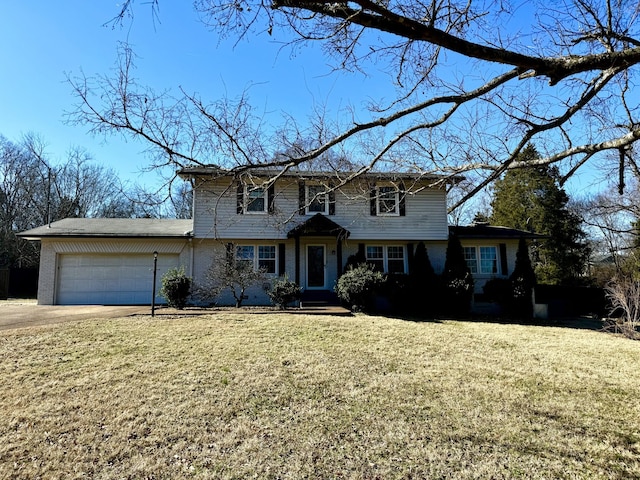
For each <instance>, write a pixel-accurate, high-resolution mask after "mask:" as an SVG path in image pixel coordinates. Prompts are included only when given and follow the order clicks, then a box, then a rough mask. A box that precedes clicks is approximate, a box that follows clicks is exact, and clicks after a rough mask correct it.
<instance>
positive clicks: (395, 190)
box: [376, 185, 400, 217]
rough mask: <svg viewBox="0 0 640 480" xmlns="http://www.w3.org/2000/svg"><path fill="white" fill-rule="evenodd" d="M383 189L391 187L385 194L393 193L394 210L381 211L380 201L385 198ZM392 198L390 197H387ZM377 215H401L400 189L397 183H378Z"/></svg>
mask: <svg viewBox="0 0 640 480" xmlns="http://www.w3.org/2000/svg"><path fill="white" fill-rule="evenodd" d="M382 189H385V190H386V189H389V191H387V192H385V194H389V193H393V195H394V197H393V200H394V209H393V212H388V211H381V209H380V202H381V201H382V200H383V193H382V192H381V190H382ZM385 200H390V199H388V198H387V199H385ZM376 216H378V217H399V216H400V189H399V188H398V187H397V186H396V185H376Z"/></svg>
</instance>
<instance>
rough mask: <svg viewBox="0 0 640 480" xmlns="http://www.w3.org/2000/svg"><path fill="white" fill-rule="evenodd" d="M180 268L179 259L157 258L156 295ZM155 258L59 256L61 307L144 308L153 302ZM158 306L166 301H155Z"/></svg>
mask: <svg viewBox="0 0 640 480" xmlns="http://www.w3.org/2000/svg"><path fill="white" fill-rule="evenodd" d="M179 265H180V260H179V255H176V254H166V255H161V256H159V257H158V265H157V271H156V279H157V280H156V292H159V291H160V279H161V278H162V275H163V274H164V273H165V272H166V271H167V270H168V269H169V268H171V267H178V266H179ZM152 291H153V255H149V254H145V255H139V254H138V255H130V254H96V253H85V254H66V255H64V254H63V255H59V256H58V286H57V296H56V302H55V303H56V304H58V305H142V304H148V303H150V302H151V295H152ZM156 302H157V303H162V302H163V299H162V298H160V297H159V296H157V297H156Z"/></svg>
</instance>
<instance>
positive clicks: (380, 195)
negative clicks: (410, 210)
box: [370, 184, 406, 217]
mask: <svg viewBox="0 0 640 480" xmlns="http://www.w3.org/2000/svg"><path fill="white" fill-rule="evenodd" d="M403 188H404V187H403V186H402V184H401V185H400V186H398V185H390V184H389V185H384V184H383V185H378V186H375V187H373V188H372V189H371V198H370V200H371V215H377V216H387V217H397V216H400V217H402V216H404V215H405V195H406V194H405V192H404V191H403Z"/></svg>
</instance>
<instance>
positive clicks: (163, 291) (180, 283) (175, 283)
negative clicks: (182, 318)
mask: <svg viewBox="0 0 640 480" xmlns="http://www.w3.org/2000/svg"><path fill="white" fill-rule="evenodd" d="M191 283H192V280H191V277H187V275H186V274H185V271H184V267H180V268H176V267H174V268H170V269H169V270H167V272H166V273H165V274H164V275H162V287H161V288H160V295H161V296H162V297H164V298H165V299H166V300H167V305H169V306H170V307H173V308H177V309H178V310H182V309H183V308H184V307H185V306H186V305H187V299H188V298H189V295H190V294H191Z"/></svg>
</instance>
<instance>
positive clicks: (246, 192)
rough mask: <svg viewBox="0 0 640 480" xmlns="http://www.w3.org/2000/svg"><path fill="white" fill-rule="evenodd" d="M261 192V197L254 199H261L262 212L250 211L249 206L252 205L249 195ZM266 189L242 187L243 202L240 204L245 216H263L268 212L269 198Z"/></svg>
mask: <svg viewBox="0 0 640 480" xmlns="http://www.w3.org/2000/svg"><path fill="white" fill-rule="evenodd" d="M259 190H261V191H262V196H261V197H260V196H256V197H255V199H256V200H257V199H258V198H262V201H263V208H262V210H250V209H249V206H250V205H251V204H252V203H253V202H252V197H251V194H252V193H253V192H257V191H259ZM267 192H268V189H267V188H264V187H260V186H255V185H245V186H244V202H243V204H242V211H243V212H244V213H245V214H247V215H263V214H265V213H267V212H268V211H269V198H268V193H267Z"/></svg>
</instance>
